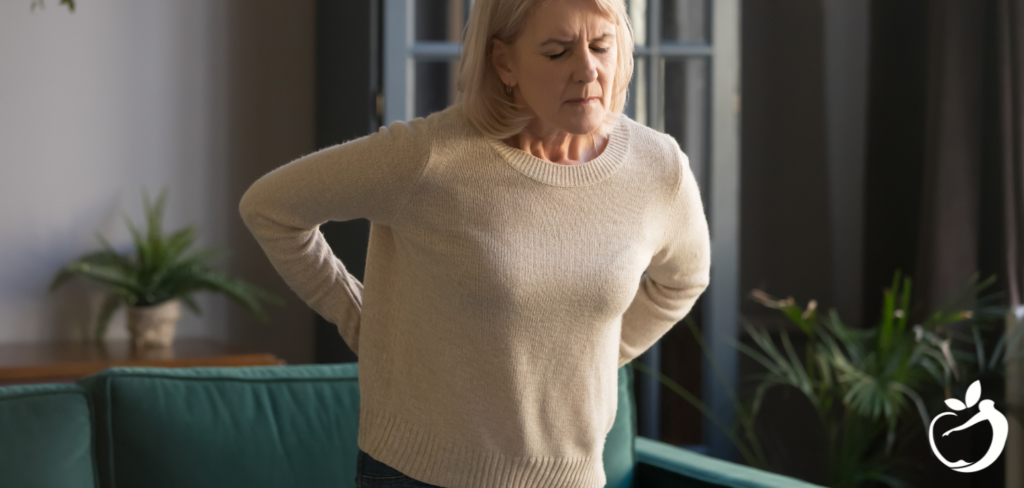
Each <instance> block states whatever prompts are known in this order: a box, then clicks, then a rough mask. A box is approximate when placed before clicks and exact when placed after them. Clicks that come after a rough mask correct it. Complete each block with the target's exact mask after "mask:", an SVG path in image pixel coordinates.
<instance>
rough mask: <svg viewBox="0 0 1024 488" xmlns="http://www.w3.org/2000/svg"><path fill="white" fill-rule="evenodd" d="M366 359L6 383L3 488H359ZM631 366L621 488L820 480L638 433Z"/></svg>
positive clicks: (626, 375) (615, 465) (619, 442)
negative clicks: (361, 390) (361, 385)
mask: <svg viewBox="0 0 1024 488" xmlns="http://www.w3.org/2000/svg"><path fill="white" fill-rule="evenodd" d="M358 372H359V369H358V364H357V363H345V364H316V365H284V366H252V367H234V368H228V367H197V368H180V369H170V368H140V367H115V368H110V369H107V370H104V371H102V372H100V373H97V374H95V375H92V376H89V377H86V378H83V379H81V380H79V381H78V384H64V383H53V384H33V385H18V386H6V387H0V487H3V488H29V487H31V488H49V487H54V488H56V487H60V488H99V487H102V488H115V487H116V488H141V487H145V488H172V487H173V488H186V487H187V488H207V487H209V488H214V487H216V488H227V487H246V488H261V487H267V488H270V487H274V488H286V487H290V488H320V487H324V488H326V487H332V488H338V487H350V486H355V474H356V466H355V462H356V453H357V449H358V447H357V444H356V439H357V433H358V429H357V426H358V420H359V384H358ZM633 380H634V373H633V367H632V365H631V364H627V365H626V366H624V367H622V368H621V369H620V370H619V410H618V416H617V418H616V420H615V425H614V427H613V428H612V431H611V432H610V433H609V434H608V439H607V441H606V447H605V452H604V465H605V472H606V474H607V477H608V485H607V486H608V487H609V488H627V487H630V486H632V487H635V488H655V487H656V488H669V487H671V488H676V487H735V488H783V487H792V488H798V487H801V488H809V487H814V486H816V485H811V484H808V483H804V482H802V481H799V480H796V479H793V478H787V477H784V476H779V475H776V474H773V473H767V472H764V471H759V470H756V469H752V468H749V467H746V466H742V465H739V464H735V463H729V462H726V461H721V460H718V459H715V458H711V457H708V456H704V455H702V454H698V453H695V452H691V451H687V450H685V449H681V448H678V447H675V446H671V445H669V444H665V443H662V442H658V441H654V440H651V439H646V438H643V437H637V436H636V434H635V433H636V413H635V406H634V404H633V395H632V394H629V393H630V392H631V391H632V386H633Z"/></svg>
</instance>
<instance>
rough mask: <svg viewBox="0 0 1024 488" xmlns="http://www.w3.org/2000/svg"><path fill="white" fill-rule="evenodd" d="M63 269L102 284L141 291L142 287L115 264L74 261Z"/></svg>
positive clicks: (135, 291) (136, 291)
mask: <svg viewBox="0 0 1024 488" xmlns="http://www.w3.org/2000/svg"><path fill="white" fill-rule="evenodd" d="M64 269H65V270H67V271H68V272H70V273H74V274H78V275H81V276H83V277H86V278H89V279H91V280H94V281H98V282H100V283H103V284H107V285H114V286H119V287H122V288H126V289H128V290H131V291H132V292H134V293H140V292H142V287H140V286H139V285H138V283H137V282H136V281H135V280H134V278H133V277H131V276H125V275H124V274H123V273H122V271H121V269H120V268H118V267H116V266H109V265H102V264H92V263H87V262H81V261H75V262H72V263H71V264H68V265H67V266H66V267H65V268H64Z"/></svg>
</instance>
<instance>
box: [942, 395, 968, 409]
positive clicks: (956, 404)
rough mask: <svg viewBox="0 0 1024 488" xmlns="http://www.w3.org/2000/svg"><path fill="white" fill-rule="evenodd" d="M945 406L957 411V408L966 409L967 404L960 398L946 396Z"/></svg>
mask: <svg viewBox="0 0 1024 488" xmlns="http://www.w3.org/2000/svg"><path fill="white" fill-rule="evenodd" d="M946 406H947V407H949V408H952V409H953V410H957V411H959V410H967V405H964V402H961V401H960V400H957V399H956V398H947V399H946Z"/></svg>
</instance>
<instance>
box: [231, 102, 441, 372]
mask: <svg viewBox="0 0 1024 488" xmlns="http://www.w3.org/2000/svg"><path fill="white" fill-rule="evenodd" d="M428 128H429V127H428V125H427V123H426V121H425V119H422V118H417V119H414V120H411V121H409V122H395V123H392V124H391V125H390V126H389V127H381V128H380V130H379V131H378V132H375V133H373V134H370V135H367V136H364V137H361V138H358V139H355V140H352V141H349V142H346V143H344V144H338V145H335V146H332V147H328V148H326V149H322V150H320V151H317V152H315V153H312V154H309V155H307V156H304V157H302V158H299V159H297V160H295V161H292V162H290V163H288V164H286V165H284V166H281V167H279V168H277V169H274V170H273V171H271V172H269V173H267V174H266V175H264V176H263V177H261V178H260V179H258V180H256V182H255V183H253V184H252V186H250V187H249V189H248V190H247V191H246V192H245V194H244V195H242V200H241V201H240V202H239V205H238V210H239V213H240V214H241V216H242V220H243V221H244V222H245V225H246V226H247V227H248V228H249V231H250V232H252V234H253V236H254V237H255V238H256V240H257V241H258V242H259V244H260V247H262V248H263V251H264V252H265V253H266V255H267V257H268V258H269V259H270V262H271V264H273V266H274V269H276V270H277V272H278V274H280V275H281V277H282V278H283V279H284V281H285V282H286V283H287V284H288V286H289V287H291V289H292V290H293V291H294V292H295V293H296V294H297V295H298V296H299V298H301V299H302V300H303V301H305V302H306V303H307V304H308V305H309V306H310V307H311V308H312V309H313V310H315V311H316V312H317V313H319V314H320V315H321V316H323V317H324V318H325V319H326V320H328V321H329V322H331V323H334V324H336V325H337V326H338V332H339V333H340V334H341V336H342V338H343V339H344V340H345V342H346V343H347V344H348V345H349V347H350V348H351V349H352V351H353V352H355V353H356V354H357V355H358V354H359V326H360V316H361V310H362V296H363V295H362V292H363V285H362V283H360V282H359V280H358V279H356V278H355V277H354V276H352V275H351V274H350V273H349V272H348V271H347V270H346V269H345V266H344V264H342V262H341V260H339V259H338V258H337V257H335V256H334V253H333V252H332V251H331V248H330V246H329V245H328V244H327V241H326V240H325V239H324V236H323V234H322V233H321V232H320V224H323V223H324V222H327V221H329V220H333V221H346V220H352V219H358V218H365V219H368V220H370V221H372V222H375V223H379V224H384V225H390V224H391V223H392V222H393V221H394V219H395V218H396V216H397V215H398V213H399V211H400V210H401V208H402V205H403V204H404V203H405V201H406V200H407V199H408V198H409V196H410V194H411V193H412V189H413V187H415V185H416V183H417V182H418V180H419V177H420V174H421V173H422V171H423V168H424V167H425V166H426V163H427V160H428V158H429V154H430V135H429V134H428Z"/></svg>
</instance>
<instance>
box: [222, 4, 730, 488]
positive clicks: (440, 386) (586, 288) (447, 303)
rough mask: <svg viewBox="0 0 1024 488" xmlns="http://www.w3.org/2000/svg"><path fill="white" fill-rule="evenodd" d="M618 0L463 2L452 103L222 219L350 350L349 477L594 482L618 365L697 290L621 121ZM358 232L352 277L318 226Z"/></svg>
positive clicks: (363, 480) (623, 66) (695, 272)
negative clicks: (360, 254)
mask: <svg viewBox="0 0 1024 488" xmlns="http://www.w3.org/2000/svg"><path fill="white" fill-rule="evenodd" d="M632 51H633V42H632V29H631V27H630V25H629V22H628V19H627V17H626V12H625V5H624V3H623V2H622V0H603V1H595V0H562V1H553V2H547V3H544V2H538V1H536V0H476V2H474V4H473V10H472V13H471V15H470V20H469V23H468V25H467V32H466V38H465V42H464V51H463V54H462V61H461V66H460V78H459V89H460V98H459V100H458V102H457V103H456V104H455V105H453V106H451V107H449V108H447V109H445V110H443V111H440V112H436V113H433V114H431V115H430V116H428V117H426V118H416V119H414V120H411V121H408V122H395V123H393V124H391V125H390V126H388V127H386V128H385V127H382V128H381V129H380V130H379V131H378V132H376V133H374V134H371V135H368V136H365V137H362V138H359V139H355V140H352V141H349V142H346V143H344V144H340V145H336V146H333V147H329V148H326V149H323V150H320V151H318V152H315V153H313V154H310V155H307V156H305V157H302V158H300V159H298V160H295V161H292V162H291V163H289V164H286V165H284V166H282V167H280V168H277V169H275V170H274V171H271V172H270V173H268V174H266V175H265V176H263V177H262V178H260V179H259V180H258V181H256V182H255V183H253V185H252V186H251V187H250V188H249V190H248V191H247V192H246V193H245V195H244V196H243V197H242V201H241V203H240V205H239V210H240V212H241V214H242V217H243V219H244V221H245V223H246V225H247V226H248V227H249V229H250V230H251V231H252V233H253V235H254V236H255V237H256V239H257V240H258V241H259V243H260V245H261V246H262V248H263V250H264V251H265V252H266V254H267V256H268V257H269V259H270V261H271V263H272V264H273V265H274V267H275V269H276V270H277V271H278V272H279V273H280V274H281V276H282V277H283V278H284V279H285V281H286V282H287V283H288V285H289V286H290V287H291V288H292V289H293V290H294V291H295V292H296V293H297V294H298V295H299V297H301V298H302V299H303V300H304V301H306V303H308V304H309V305H310V306H311V307H312V308H313V309H314V310H315V311H317V312H318V313H319V314H320V315H322V316H323V317H324V318H326V319H327V320H329V321H330V322H332V323H334V324H336V325H337V327H338V331H339V333H340V334H341V336H342V337H343V338H344V340H345V341H346V343H347V344H348V345H349V347H351V348H352V350H353V351H354V352H356V354H358V356H359V363H360V365H359V370H360V371H359V387H360V394H361V400H360V410H359V434H358V444H359V449H360V450H359V456H358V465H357V470H358V475H357V483H359V484H360V485H363V484H367V485H369V484H383V483H387V484H389V485H390V486H443V487H455V488H494V487H580V488H598V487H602V486H604V485H605V483H606V477H605V473H604V469H603V468H604V467H603V462H602V457H603V450H604V442H605V436H606V435H607V434H608V432H609V431H610V430H611V427H612V423H613V421H614V420H615V414H616V407H617V401H618V400H617V392H618V374H617V373H618V371H617V368H619V367H622V366H623V365H625V364H626V363H628V362H629V361H631V360H632V359H633V358H635V357H637V356H639V355H640V354H641V353H643V352H644V351H645V350H647V348H649V347H650V346H651V345H653V344H654V343H655V342H656V341H657V340H658V339H659V338H661V337H662V336H663V335H664V334H665V333H666V332H667V331H668V330H669V329H671V328H672V327H673V326H674V325H675V324H676V323H677V322H678V321H680V320H681V319H682V318H683V317H684V316H685V315H686V314H687V312H689V310H690V308H691V307H692V306H693V304H694V302H695V301H696V300H697V298H698V296H700V294H701V293H702V292H703V291H704V289H705V288H706V287H707V285H708V280H709V269H710V242H709V237H708V228H707V222H706V220H705V217H704V211H703V208H702V206H701V199H700V195H699V190H698V187H697V184H696V182H695V180H694V176H693V173H692V172H691V171H690V169H689V162H688V160H687V158H686V156H685V155H684V154H683V153H682V151H680V149H679V145H678V144H677V143H676V141H675V139H673V138H672V137H671V136H668V135H665V134H663V133H660V132H657V131H655V130H652V129H649V128H647V127H645V126H643V125H640V124H638V123H636V122H635V121H633V120H631V119H629V118H628V117H626V116H624V115H622V114H621V112H622V108H623V106H624V104H625V99H626V93H627V86H628V83H629V79H630V77H631V76H632V70H633V66H632ZM356 218H366V219H369V220H370V222H371V229H370V244H369V250H368V252H367V261H366V275H365V283H360V282H359V281H358V280H357V279H355V278H354V277H353V276H352V275H350V274H349V273H348V272H347V271H346V270H345V266H344V265H343V264H342V263H341V261H340V260H338V259H337V258H335V257H334V255H333V253H332V252H331V249H330V248H329V247H328V245H327V243H326V242H325V240H324V238H323V235H322V234H321V233H320V232H319V230H318V227H319V225H320V224H322V223H324V222H326V221H328V220H334V221H345V220H350V219H356Z"/></svg>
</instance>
